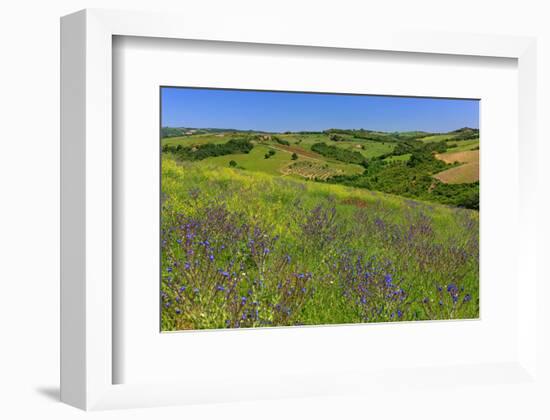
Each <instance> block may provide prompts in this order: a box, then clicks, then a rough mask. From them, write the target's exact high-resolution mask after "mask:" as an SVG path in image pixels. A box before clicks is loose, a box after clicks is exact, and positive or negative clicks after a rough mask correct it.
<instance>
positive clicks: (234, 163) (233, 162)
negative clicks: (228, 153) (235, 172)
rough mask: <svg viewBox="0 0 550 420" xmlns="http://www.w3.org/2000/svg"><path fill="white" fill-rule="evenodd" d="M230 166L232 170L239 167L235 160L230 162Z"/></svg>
mask: <svg viewBox="0 0 550 420" xmlns="http://www.w3.org/2000/svg"><path fill="white" fill-rule="evenodd" d="M229 166H231V167H232V168H234V167H236V166H237V162H235V161H234V160H230V161H229Z"/></svg>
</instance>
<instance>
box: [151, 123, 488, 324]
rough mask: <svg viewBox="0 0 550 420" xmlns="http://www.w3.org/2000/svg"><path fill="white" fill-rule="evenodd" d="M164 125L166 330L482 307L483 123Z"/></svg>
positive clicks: (415, 316)
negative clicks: (277, 128)
mask: <svg viewBox="0 0 550 420" xmlns="http://www.w3.org/2000/svg"><path fill="white" fill-rule="evenodd" d="M163 132H164V131H163ZM165 134H166V136H165V137H163V138H162V139H161V148H162V168H161V169H162V174H161V189H162V192H161V295H160V302H161V329H162V330H163V331H177V330H193V329H221V328H246V327H273V326H298V325H322V324H349V323H363V322H394V321H417V320H443V319H471V318H477V317H478V316H479V226H478V225H479V212H478V209H479V169H478V167H479V151H478V149H479V131H478V130H475V129H469V128H464V129H460V130H456V131H453V132H449V133H425V132H420V131H418V132H412V131H411V132H403V133H384V132H376V131H367V130H327V131H323V132H284V133H264V132H239V131H236V130H231V131H230V130H226V131H224V130H209V129H199V130H196V131H193V130H190V129H174V128H170V129H168V128H167V129H166V132H165ZM476 165H477V166H476ZM452 171H454V172H452ZM457 172H458V175H457V174H456V173H457ZM449 173H450V175H449ZM465 173H467V174H466V175H464V174H465Z"/></svg>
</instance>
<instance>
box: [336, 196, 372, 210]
mask: <svg viewBox="0 0 550 420" xmlns="http://www.w3.org/2000/svg"><path fill="white" fill-rule="evenodd" d="M342 204H349V205H351V206H355V207H358V208H360V209H363V208H365V207H367V202H366V201H363V200H361V199H360V198H357V197H349V198H346V199H344V200H342Z"/></svg>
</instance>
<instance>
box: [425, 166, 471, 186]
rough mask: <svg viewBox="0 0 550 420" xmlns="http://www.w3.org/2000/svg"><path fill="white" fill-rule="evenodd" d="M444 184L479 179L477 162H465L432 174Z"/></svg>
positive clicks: (462, 182) (463, 182)
mask: <svg viewBox="0 0 550 420" xmlns="http://www.w3.org/2000/svg"><path fill="white" fill-rule="evenodd" d="M434 178H436V179H439V180H440V181H441V182H443V183H445V184H466V183H470V182H476V181H479V162H473V163H466V164H464V165H460V166H457V167H455V168H451V169H447V170H446V171H443V172H439V173H438V174H435V175H434Z"/></svg>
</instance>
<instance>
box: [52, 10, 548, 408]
mask: <svg viewBox="0 0 550 420" xmlns="http://www.w3.org/2000/svg"><path fill="white" fill-rule="evenodd" d="M200 21H201V19H198V20H197V22H190V23H186V25H183V26H182V25H181V21H180V20H179V19H178V17H176V16H167V15H165V14H162V13H160V14H149V13H138V12H131V13H130V12H114V11H109V12H107V11H83V12H79V13H76V14H74V15H70V16H67V17H65V18H63V20H62V34H61V35H62V116H63V117H62V130H61V131H62V159H61V160H62V206H61V207H62V214H63V218H62V235H61V238H62V288H61V300H62V317H61V321H62V325H61V328H62V340H61V349H62V369H61V371H62V373H61V378H62V385H61V393H62V400H63V401H65V402H67V403H69V404H71V405H74V406H77V407H80V408H84V409H108V408H121V407H122V408H124V407H139V406H159V405H174V404H177V405H180V404H197V403H205V402H225V401H240V400H258V399H272V398H286V397H309V396H314V395H327V396H328V395H340V396H345V397H346V398H350V399H354V400H357V401H363V400H364V399H365V398H366V399H368V400H369V401H370V403H371V404H373V407H374V406H378V408H373V413H381V412H382V411H381V410H382V406H383V405H384V406H388V405H392V406H393V405H395V404H394V402H395V400H396V398H397V399H398V400H400V401H407V404H404V405H403V406H401V405H399V407H396V410H397V411H396V412H399V413H400V414H405V412H406V407H405V405H407V406H409V407H413V408H414V410H413V411H414V412H422V411H421V410H420V408H421V406H422V405H425V404H427V402H428V401H427V399H426V398H425V397H426V396H425V395H421V393H420V391H418V392H417V391H415V390H417V389H420V388H422V387H429V388H433V389H437V392H440V393H441V397H442V398H441V399H437V401H435V402H434V401H431V402H430V404H434V406H435V407H436V408H437V410H442V409H443V408H444V406H445V401H448V400H449V398H451V399H452V398H454V396H459V397H460V399H462V398H469V397H471V398H474V399H475V397H476V396H477V395H479V387H483V389H484V394H483V395H486V396H487V398H488V400H489V401H492V402H494V403H496V402H497V401H500V400H501V394H500V391H499V388H498V387H499V385H500V384H507V385H509V387H510V390H511V391H510V392H512V390H513V391H514V393H517V395H521V398H522V399H524V400H525V401H527V400H529V399H530V398H534V397H532V395H538V394H537V393H539V392H541V390H542V389H543V385H542V382H541V380H540V378H541V374H540V370H539V369H538V367H537V363H536V352H537V351H538V350H537V349H538V347H537V346H538V344H537V339H536V337H537V334H538V333H539V331H538V329H537V328H538V327H537V324H536V323H534V322H533V320H536V319H537V304H536V303H537V300H536V299H537V298H536V294H534V293H533V290H536V288H537V287H538V281H539V280H538V277H537V275H536V273H535V272H534V264H533V258H534V257H533V256H534V255H535V253H536V242H535V241H534V240H533V238H534V235H535V231H536V228H535V222H534V220H535V218H534V217H533V211H534V208H533V205H532V204H533V197H534V189H533V188H534V186H533V185H534V184H533V183H532V182H531V181H532V180H533V174H534V172H533V171H534V165H532V164H531V157H530V155H529V150H530V149H529V148H530V145H532V142H534V141H535V140H534V139H536V130H535V128H534V123H533V121H532V120H531V119H530V117H529V116H530V115H533V112H534V110H536V100H535V98H536V83H534V82H533V80H535V79H534V78H533V73H534V71H535V69H536V67H537V63H536V60H535V57H536V52H535V51H536V50H535V47H534V44H533V42H532V40H531V39H529V38H518V37H496V38H491V37H483V36H479V37H477V36H472V35H469V36H462V35H460V36H458V35H457V36H451V35H447V36H443V35H441V36H437V37H430V38H429V39H427V38H426V37H424V36H422V35H421V34H414V33H407V34H402V35H399V34H396V33H388V34H386V35H380V34H378V36H372V37H366V38H357V37H350V36H344V35H341V36H339V37H336V38H334V39H331V40H327V39H325V38H323V37H322V36H321V34H320V33H319V36H321V38H320V39H319V41H318V42H312V41H311V40H306V39H301V38H300V37H299V36H298V35H297V34H296V33H294V35H291V34H290V33H289V34H288V35H287V36H286V37H283V38H282V39H281V38H280V37H279V36H273V35H274V32H269V31H266V32H265V33H263V34H256V35H254V36H253V35H251V34H250V35H248V36H244V35H243V34H242V33H239V32H238V31H237V32H234V30H235V28H233V29H231V28H232V27H231V26H228V27H227V28H209V27H205V26H201V25H200ZM186 22H187V21H186ZM194 25H195V26H194ZM518 109H519V111H518ZM497 157H498V158H497ZM503 226H506V229H505V230H503ZM448 378H453V380H452V386H451V387H450V385H449V384H450V382H449V379H448ZM396 384H399V386H397V388H396ZM453 387H456V388H453ZM531 391H533V392H531ZM479 404H480V405H483V406H485V405H484V404H485V403H481V402H480V403H479ZM418 410H420V411H418Z"/></svg>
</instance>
